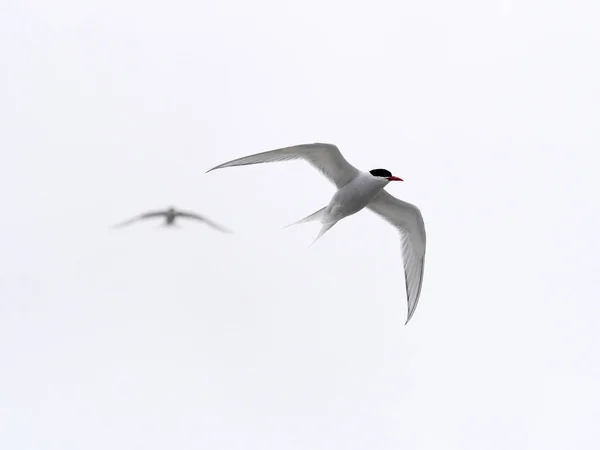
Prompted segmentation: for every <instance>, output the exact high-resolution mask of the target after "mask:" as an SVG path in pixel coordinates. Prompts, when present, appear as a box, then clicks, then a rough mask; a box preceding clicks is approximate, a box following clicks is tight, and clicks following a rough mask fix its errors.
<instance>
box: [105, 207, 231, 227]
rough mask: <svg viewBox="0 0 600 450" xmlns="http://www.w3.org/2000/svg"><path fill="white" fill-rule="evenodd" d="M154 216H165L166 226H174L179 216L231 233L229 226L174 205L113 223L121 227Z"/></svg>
mask: <svg viewBox="0 0 600 450" xmlns="http://www.w3.org/2000/svg"><path fill="white" fill-rule="evenodd" d="M154 217H164V218H165V222H164V226H174V225H175V219H177V218H178V217H186V218H188V219H195V220H198V221H200V222H204V223H206V224H207V225H210V226H211V227H213V228H215V229H217V230H219V231H222V232H223V233H231V231H230V230H228V229H227V228H225V227H223V226H221V225H219V224H217V223H215V222H213V221H212V220H209V219H207V218H206V217H203V216H200V215H198V214H194V213H191V212H186V211H178V210H176V209H175V208H173V207H170V208H168V209H166V210H163V211H149V212H147V213H143V214H140V215H139V216H135V217H134V218H132V219H129V220H126V221H124V222H121V223H118V224H116V225H113V227H116V228H120V227H124V226H127V225H130V224H132V223H134V222H137V221H138V220H143V219H152V218H154Z"/></svg>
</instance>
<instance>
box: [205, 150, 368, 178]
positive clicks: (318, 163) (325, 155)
mask: <svg viewBox="0 0 600 450" xmlns="http://www.w3.org/2000/svg"><path fill="white" fill-rule="evenodd" d="M294 159H303V160H305V161H308V162H309V163H310V164H311V165H312V166H313V167H315V168H316V169H317V170H319V171H320V172H321V173H322V174H323V175H325V176H326V177H327V178H328V179H329V180H330V181H331V182H332V183H334V184H335V185H336V186H337V187H338V188H340V187H342V186H344V185H346V184H348V183H349V182H350V181H351V180H352V179H354V177H355V176H356V175H357V174H358V173H359V171H358V169H357V168H356V167H354V166H353V165H352V164H350V163H349V162H348V161H347V160H346V158H344V156H343V155H342V153H341V152H340V150H339V148H337V146H335V145H333V144H323V143H315V144H301V145H294V146H291V147H285V148H279V149H276V150H270V151H267V152H262V153H256V154H254V155H249V156H244V157H243V158H238V159H234V160H232V161H228V162H225V163H223V164H219V165H218V166H215V167H213V168H212V169H210V170H208V171H207V173H208V172H210V171H212V170H215V169H223V168H225V167H235V166H246V165H251V164H261V163H269V162H279V161H291V160H294Z"/></svg>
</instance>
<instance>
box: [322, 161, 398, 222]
mask: <svg viewBox="0 0 600 450" xmlns="http://www.w3.org/2000/svg"><path fill="white" fill-rule="evenodd" d="M388 183H389V181H388V180H386V179H382V178H378V177H374V176H372V175H371V174H370V173H364V172H361V173H359V174H358V176H357V177H356V178H354V179H353V180H352V181H351V182H350V183H348V184H346V185H345V186H342V187H341V188H340V189H338V191H337V192H336V193H335V194H334V195H333V197H332V198H331V201H330V202H329V205H328V206H327V209H326V211H325V218H326V220H327V221H331V220H340V219H343V218H344V217H347V216H350V215H352V214H355V213H357V212H358V211H360V210H361V209H363V208H364V207H365V206H367V205H368V204H369V202H370V201H371V200H372V199H373V197H375V196H376V195H377V194H378V193H379V192H380V191H381V190H382V189H383V188H384V187H385V186H387V184H388Z"/></svg>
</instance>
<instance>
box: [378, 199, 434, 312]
mask: <svg viewBox="0 0 600 450" xmlns="http://www.w3.org/2000/svg"><path fill="white" fill-rule="evenodd" d="M367 208H369V209H370V210H371V211H373V212H374V213H376V214H378V215H379V216H381V217H382V218H383V219H385V220H386V221H388V222H389V223H391V224H392V225H394V226H395V227H396V228H397V229H398V230H399V231H400V234H401V236H402V259H403V261H404V280H405V283H406V299H407V301H408V316H407V318H406V323H408V321H409V320H410V319H411V317H412V316H413V314H414V313H415V309H416V308H417V303H419V296H420V295H421V287H422V285H423V271H424V266H425V246H426V234H425V223H424V222H423V216H422V215H421V211H419V208H417V207H416V206H415V205H411V204H410V203H407V202H403V201H402V200H399V199H397V198H396V197H394V196H393V195H390V194H389V193H388V192H386V191H381V192H380V193H379V194H377V195H376V196H375V198H374V199H373V200H371V202H370V203H369V204H368V205H367Z"/></svg>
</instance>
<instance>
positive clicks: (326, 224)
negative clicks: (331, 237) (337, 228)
mask: <svg viewBox="0 0 600 450" xmlns="http://www.w3.org/2000/svg"><path fill="white" fill-rule="evenodd" d="M336 223H337V220H336V221H335V222H327V223H324V224H323V226H322V227H321V231H319V234H318V235H317V237H316V238H315V240H314V241H312V244H310V245H309V248H310V247H312V246H313V244H314V243H315V242H317V241H318V240H319V238H320V237H321V236H323V235H324V234H325V233H327V231H328V230H329V229H330V228H331V227H332V226H334V225H335V224H336Z"/></svg>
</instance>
